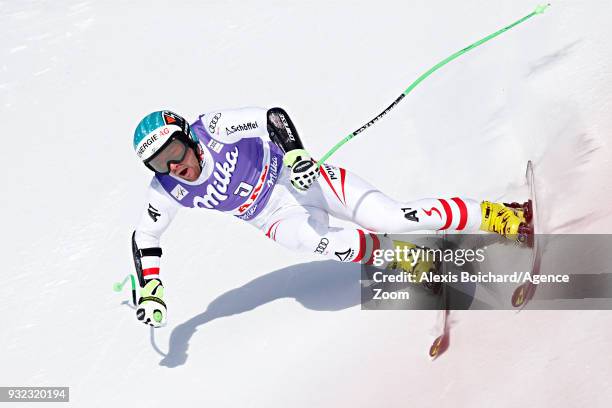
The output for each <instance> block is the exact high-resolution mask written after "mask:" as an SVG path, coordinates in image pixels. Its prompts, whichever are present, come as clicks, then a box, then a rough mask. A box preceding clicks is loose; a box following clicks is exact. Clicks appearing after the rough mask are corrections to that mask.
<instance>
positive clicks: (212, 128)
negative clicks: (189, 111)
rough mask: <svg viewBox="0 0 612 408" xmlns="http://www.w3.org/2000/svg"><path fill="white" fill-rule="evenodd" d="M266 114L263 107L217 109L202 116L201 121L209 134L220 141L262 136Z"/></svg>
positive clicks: (264, 129)
mask: <svg viewBox="0 0 612 408" xmlns="http://www.w3.org/2000/svg"><path fill="white" fill-rule="evenodd" d="M266 112H267V110H266V109H265V108H262V107H256V106H248V107H242V108H232V109H217V110H214V111H210V112H206V113H204V114H203V115H200V118H199V120H200V121H201V124H202V126H203V127H204V129H205V130H206V131H207V132H208V134H209V135H210V136H211V137H213V138H215V139H217V140H220V141H224V140H225V141H234V140H235V139H237V138H241V137H249V136H251V137H253V136H260V133H261V132H262V131H266Z"/></svg>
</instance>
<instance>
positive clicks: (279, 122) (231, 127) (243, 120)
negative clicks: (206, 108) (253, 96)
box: [201, 107, 304, 153]
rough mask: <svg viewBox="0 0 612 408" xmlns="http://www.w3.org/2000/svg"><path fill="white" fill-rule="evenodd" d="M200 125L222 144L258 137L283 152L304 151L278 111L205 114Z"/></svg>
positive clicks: (293, 129)
mask: <svg viewBox="0 0 612 408" xmlns="http://www.w3.org/2000/svg"><path fill="white" fill-rule="evenodd" d="M201 120H202V124H203V125H204V127H205V128H206V130H207V131H208V133H209V134H210V135H211V136H212V137H213V138H214V139H216V140H218V141H219V142H222V143H235V142H237V141H238V140H240V139H243V138H249V137H260V138H262V139H270V140H272V141H273V142H274V143H275V144H276V145H277V146H278V147H280V148H281V149H282V151H283V152H285V153H287V152H290V151H292V150H296V149H304V145H303V144H302V141H301V140H300V136H299V135H298V132H297V130H296V128H295V126H294V124H293V122H292V121H291V118H290V117H289V115H288V114H287V112H285V111H284V110H283V109H282V108H271V109H268V110H266V109H263V108H255V107H251V108H240V109H225V110H217V111H213V112H209V113H205V114H204V115H202V116H201Z"/></svg>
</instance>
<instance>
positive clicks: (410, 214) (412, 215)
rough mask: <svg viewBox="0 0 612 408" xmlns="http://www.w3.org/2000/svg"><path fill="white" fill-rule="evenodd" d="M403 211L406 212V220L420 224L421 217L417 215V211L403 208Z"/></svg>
mask: <svg viewBox="0 0 612 408" xmlns="http://www.w3.org/2000/svg"><path fill="white" fill-rule="evenodd" d="M402 211H403V212H404V218H406V219H407V220H408V221H414V222H419V217H417V215H416V213H417V210H413V209H412V208H402Z"/></svg>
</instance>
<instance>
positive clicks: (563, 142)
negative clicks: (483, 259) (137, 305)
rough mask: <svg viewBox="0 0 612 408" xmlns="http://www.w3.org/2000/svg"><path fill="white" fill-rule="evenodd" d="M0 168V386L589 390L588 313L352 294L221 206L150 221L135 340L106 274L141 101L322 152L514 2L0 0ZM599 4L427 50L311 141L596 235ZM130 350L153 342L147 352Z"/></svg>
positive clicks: (582, 396)
mask: <svg viewBox="0 0 612 408" xmlns="http://www.w3.org/2000/svg"><path fill="white" fill-rule="evenodd" d="M0 5H1V7H0V33H1V35H2V38H3V41H2V45H0V54H1V55H2V59H1V60H0V106H1V110H0V115H1V116H0V117H1V119H2V120H1V123H2V134H3V140H4V144H3V146H4V151H5V154H4V158H5V160H7V162H8V164H6V163H5V167H6V168H7V169H8V175H7V176H5V177H4V183H5V187H6V188H5V192H4V194H3V195H2V200H0V209H1V212H2V215H3V222H2V226H3V231H4V233H3V238H2V249H3V250H2V254H3V260H4V265H5V266H4V267H3V268H2V271H1V272H0V276H2V282H3V284H2V285H1V286H0V299H2V301H1V302H0V316H2V317H3V329H2V330H1V331H0V350H2V351H1V352H0V362H1V366H2V367H3V369H2V370H0V385H3V386H9V385H22V386H26V385H29V386H35V385H41V386H44V385H47V386H49V385H58V386H70V387H71V404H72V405H73V406H84V407H97V406H100V407H102V406H109V405H125V404H133V403H138V404H140V405H143V406H145V405H146V406H149V407H162V406H167V405H168V404H171V403H178V404H179V406H195V405H196V404H198V405H199V406H214V407H225V406H227V407H237V406H249V407H251V406H252V407H262V406H266V407H287V406H291V407H311V406H319V407H370V406H388V407H405V406H418V407H429V406H440V405H441V404H442V403H447V404H453V405H455V406H471V407H490V406H496V407H514V406H517V405H518V404H522V405H527V406H559V407H565V406H591V407H602V406H607V404H608V403H609V400H610V398H611V397H612V391H611V386H610V380H609V378H610V374H611V370H610V367H611V366H612V357H611V355H610V353H609V347H608V346H609V342H610V336H611V335H612V329H611V327H612V326H611V324H610V323H612V316H611V315H610V313H609V312H607V311H562V312H561V311H524V312H521V313H519V314H517V313H515V312H510V311H505V312H504V311H498V312H474V311H464V312H454V313H452V314H451V319H452V321H453V331H452V336H453V337H452V342H451V347H450V349H449V351H448V353H447V354H445V355H444V356H442V357H441V358H440V359H438V360H436V361H434V362H431V361H430V360H429V358H428V356H427V354H426V353H427V349H428V347H429V344H430V342H431V341H432V340H433V338H434V336H435V334H436V332H435V330H433V327H434V325H435V320H436V312H434V311H362V310H360V307H359V281H358V278H359V269H358V267H357V266H355V265H342V264H339V263H334V262H331V261H322V260H321V259H320V258H317V257H316V256H314V255H313V256H310V255H304V254H295V253H292V252H289V251H287V250H285V249H283V248H281V247H279V246H277V245H276V244H275V243H274V242H272V241H270V240H266V239H264V238H263V237H262V236H261V234H260V233H259V232H258V231H256V230H255V229H253V228H250V227H249V226H247V225H244V224H243V223H241V222H240V221H238V220H235V219H232V218H230V217H227V216H223V215H221V214H213V213H201V212H200V213H197V214H196V212H192V211H187V210H185V211H184V212H182V213H181V214H179V216H178V217H177V219H176V221H175V223H174V225H172V226H171V227H170V229H169V231H168V232H167V233H166V235H165V236H164V240H163V245H164V253H165V255H164V257H163V260H162V264H163V270H162V276H163V279H164V284H165V285H166V288H167V303H168V305H169V319H170V322H169V326H168V327H166V328H164V329H160V330H157V331H156V332H155V335H154V338H153V339H152V338H151V337H150V335H151V333H150V331H149V329H148V328H146V327H145V326H143V325H141V324H140V323H138V322H137V321H136V319H135V316H134V314H135V313H134V312H133V311H132V310H130V309H129V306H128V305H126V304H125V303H122V302H123V301H125V300H128V299H129V295H128V294H127V292H125V293H124V294H122V295H117V294H115V293H113V292H112V291H111V286H112V283H113V282H114V281H118V280H121V279H123V277H124V276H125V275H126V274H127V273H129V272H131V271H132V268H133V266H132V259H131V251H130V245H129V243H130V242H129V240H130V235H131V231H132V229H133V227H134V224H135V223H136V221H137V219H138V217H139V215H140V211H142V209H143V207H144V204H145V203H144V201H143V200H144V197H143V194H144V192H145V188H146V186H147V184H148V180H149V177H150V175H149V173H148V170H146V169H145V168H144V166H142V165H141V164H139V163H138V160H137V159H136V158H135V156H134V154H133V152H132V149H131V137H132V132H133V129H134V127H135V125H136V124H137V122H138V120H139V119H140V118H141V117H142V116H143V115H145V114H146V113H148V112H150V111H152V110H158V109H160V108H169V109H172V110H175V111H177V112H181V113H183V114H184V115H185V116H187V117H189V118H195V117H196V115H197V114H199V113H202V112H205V111H210V110H214V109H216V108H224V107H239V106H274V105H276V106H282V107H284V108H285V109H286V110H287V111H288V112H289V113H290V115H291V116H292V118H293V119H294V121H295V122H296V124H297V126H298V129H299V131H300V134H301V136H302V138H303V139H304V140H305V141H306V144H307V146H308V149H309V150H310V151H311V152H312V153H313V154H314V155H315V156H316V155H319V156H320V155H322V154H323V153H325V152H326V151H327V150H328V149H329V148H330V147H331V146H332V145H333V144H334V143H336V142H337V141H338V140H339V139H341V138H342V137H344V136H345V135H346V134H348V133H349V132H350V131H352V130H354V129H356V128H358V127H359V126H361V125H362V124H363V123H365V122H366V121H367V120H369V119H371V118H372V117H374V116H375V115H376V114H378V113H379V112H380V111H382V110H383V109H384V108H385V107H386V106H388V104H389V103H391V102H392V101H393V99H395V98H396V97H397V96H398V95H399V94H400V93H401V92H402V91H403V90H404V89H405V88H406V87H407V86H408V85H409V84H410V82H412V81H413V80H414V79H416V78H417V77H418V76H419V75H420V74H422V73H423V72H425V71H426V70H427V69H428V68H429V67H431V66H432V65H433V64H434V63H436V62H438V61H440V60H441V59H443V58H445V57H446V56H448V55H450V54H451V53H453V52H455V51H457V50H459V49H461V48H462V47H464V46H466V45H468V44H470V43H472V42H473V41H475V40H477V39H479V38H482V37H483V36H484V35H486V34H489V33H491V32H493V31H495V30H497V29H499V28H501V27H503V26H505V25H507V24H509V23H510V22H512V21H514V20H516V19H518V18H520V17H522V16H524V15H526V14H527V13H529V12H530V11H531V10H533V8H534V7H535V5H536V4H535V3H533V2H531V1H525V0H520V1H512V2H509V1H505V2H489V1H485V0H470V1H464V2H451V1H444V2H427V1H407V2H397V1H395V2H394V1H379V2H375V3H374V2H371V1H334V2H322V1H312V2H297V1H284V2H276V1H260V2H246V1H228V2H198V1H193V0H191V1H183V2H180V3H179V2H168V1H159V0H158V1H147V2H145V1H142V0H139V1H131V2H120V1H117V0H109V1H104V2H102V1H82V0H79V1H68V0H58V1H54V2H49V1H45V0H28V1H19V2H16V1H15V2H9V1H1V2H0ZM611 12H612V4H610V3H609V2H604V1H598V2H587V1H569V0H566V1H562V0H559V1H555V2H554V3H553V5H552V7H551V8H550V9H549V10H547V12H546V13H545V14H544V15H542V16H537V17H534V18H532V19H531V20H529V21H527V22H525V23H524V24H522V25H520V26H518V27H516V28H514V29H512V30H511V31H509V32H507V33H504V34H503V35H502V36H500V37H498V38H497V39H494V40H493V41H491V42H489V43H487V44H486V45H483V46H481V47H479V48H477V49H475V50H473V51H471V52H470V53H468V54H467V55H464V56H462V57H461V58H460V59H458V60H456V61H454V62H452V63H450V64H449V65H448V66H446V67H444V68H442V69H441V70H439V71H438V72H436V73H435V74H434V75H432V76H431V77H430V78H428V79H427V80H426V81H425V82H423V83H422V84H421V85H419V87H417V88H416V89H415V90H414V91H413V92H412V93H411V94H410V95H409V96H408V97H407V98H405V99H404V100H403V101H402V102H401V104H400V105H399V106H398V107H396V108H395V109H394V110H393V111H391V113H389V114H388V115H387V116H386V117H385V118H384V119H383V120H381V121H379V122H378V123H377V124H376V125H375V126H373V127H371V128H370V129H368V130H367V131H366V132H364V133H363V134H361V135H359V136H358V137H357V138H355V139H354V140H352V141H351V142H349V143H348V144H347V145H346V146H345V147H343V148H342V149H340V150H339V151H338V152H337V153H336V154H335V155H334V156H333V157H332V159H331V160H330V162H332V163H337V164H340V165H342V166H345V167H346V168H348V169H351V170H352V171H355V172H356V173H358V174H360V175H362V176H363V177H364V178H366V179H367V180H368V181H370V182H371V183H373V184H374V185H376V186H378V187H380V188H381V189H382V190H384V191H386V192H388V193H389V194H390V195H392V196H394V197H397V198H400V199H405V200H409V199H416V198H420V197H428V196H447V195H461V196H467V197H474V198H478V199H494V200H498V199H520V198H522V194H523V192H524V189H523V177H524V175H523V171H524V166H525V163H526V161H527V160H528V159H532V160H534V162H535V164H536V171H537V172H538V183H539V184H538V188H539V192H540V196H539V200H540V203H541V207H542V208H544V209H545V213H544V215H543V217H542V225H543V229H544V230H545V231H546V232H554V233H587V232H588V233H609V232H610V231H611V228H612V211H611V208H610V204H609V203H610V202H611V200H612V185H611V184H610V181H609V180H610V178H609V175H610V172H611V170H612V160H611V158H612V155H611V154H610V131H611V130H612V115H610V111H611V98H610V95H611V94H612V68H611V67H612V65H611V63H612V49H611V47H610V46H609V44H608V39H609V36H610V32H611V31H612V30H611V29H610V26H609V24H608V23H609V22H608V20H609V16H610V15H611ZM156 347H157V348H158V349H159V351H161V352H162V353H167V354H168V355H167V356H166V357H163V356H161V355H160V354H159V353H158V351H156Z"/></svg>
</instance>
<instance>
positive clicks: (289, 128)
mask: <svg viewBox="0 0 612 408" xmlns="http://www.w3.org/2000/svg"><path fill="white" fill-rule="evenodd" d="M134 150H135V151H136V154H137V155H138V157H139V159H140V160H141V161H142V162H143V163H144V164H145V166H147V167H148V168H149V169H150V170H152V171H154V172H155V175H154V176H153V178H152V180H151V184H150V187H149V192H148V199H147V200H148V201H147V203H146V208H145V211H144V212H143V215H142V217H141V219H140V222H139V224H138V226H137V227H136V230H135V231H134V233H133V234H132V249H133V254H134V263H135V265H136V271H137V275H138V278H139V284H140V286H141V291H140V295H141V296H140V298H139V300H138V308H137V317H138V319H139V320H141V321H142V322H144V323H145V324H148V325H151V326H153V327H159V326H162V325H164V324H165V322H166V305H165V303H164V301H163V298H164V287H163V285H162V282H161V280H160V278H159V267H160V257H161V255H162V250H161V248H160V243H159V241H160V237H161V235H162V233H163V232H164V231H165V230H166V228H167V227H168V225H169V224H170V222H171V221H172V219H173V218H174V216H175V214H176V213H177V211H178V210H179V209H180V208H182V207H191V208H205V209H214V210H217V211H222V212H225V213H228V214H231V215H234V216H236V217H238V218H240V219H242V220H244V221H246V222H247V223H249V224H251V225H253V226H254V227H255V228H257V229H259V230H260V231H262V232H263V233H264V234H265V235H266V236H267V237H268V238H270V239H272V240H274V241H276V242H278V243H279V244H281V245H283V246H285V247H287V248H290V249H293V250H298V251H306V252H311V253H317V254H321V255H322V256H325V257H327V258H330V259H335V260H338V261H341V262H357V263H365V264H372V262H373V261H374V256H373V253H374V251H376V250H377V249H383V250H385V249H396V248H398V249H400V250H402V249H404V248H414V247H415V245H413V244H411V243H406V242H400V241H393V240H391V239H390V238H388V237H386V236H382V237H380V236H378V235H375V234H374V233H371V232H370V231H372V232H380V233H383V232H384V233H402V232H411V231H416V230H447V229H452V230H458V231H466V232H470V231H477V230H479V229H480V230H483V231H488V232H495V233H498V234H501V235H503V236H505V237H508V238H510V239H517V236H518V234H519V232H520V229H521V228H522V227H523V226H524V225H525V219H524V216H523V214H522V212H521V211H520V210H517V209H514V208H510V207H507V206H505V205H503V204H500V203H494V202H489V201H483V202H478V201H476V200H472V199H467V198H458V197H454V198H450V199H434V198H426V199H421V200H417V201H412V202H398V201H395V200H393V199H391V198H389V197H388V196H386V195H385V194H384V193H382V192H381V191H379V190H377V189H376V188H374V187H373V186H371V185H370V184H368V183H367V182H366V181H364V180H362V179H361V178H359V177H358V176H357V175H355V174H353V173H351V172H349V171H347V170H345V169H344V168H341V167H336V166H333V165H330V164H324V165H322V166H321V167H319V168H317V166H316V165H315V161H314V160H313V159H312V157H311V156H310V154H309V153H308V152H307V151H306V150H305V149H304V145H303V144H302V141H301V140H300V137H299V136H298V132H297V130H296V128H295V126H294V124H293V122H292V121H291V119H290V118H289V115H288V114H287V113H286V112H285V111H284V110H283V109H281V108H272V109H262V108H242V109H232V110H217V111H213V112H209V113H206V114H204V115H201V116H200V117H199V118H198V119H197V120H196V121H195V122H194V123H192V124H191V125H189V124H188V123H187V121H186V120H185V119H184V118H183V117H181V116H180V115H177V114H176V113H173V112H171V111H167V110H165V111H157V112H153V113H150V114H149V115H147V116H146V117H145V118H144V119H142V121H141V122H140V123H139V124H138V127H137V128H136V131H135V133H134ZM330 215H331V216H333V217H336V218H339V219H343V220H348V221H352V222H353V223H355V224H357V225H358V226H359V227H361V228H363V229H361V228H337V227H330V226H329V216H330ZM411 263H412V261H411V260H410V259H397V260H396V261H392V262H390V263H389V264H388V265H387V267H388V268H399V269H402V270H406V271H409V272H410V273H422V272H427V271H429V270H431V269H432V268H433V267H434V265H433V262H431V261H429V260H421V261H419V262H417V263H416V264H415V265H412V264H411Z"/></svg>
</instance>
